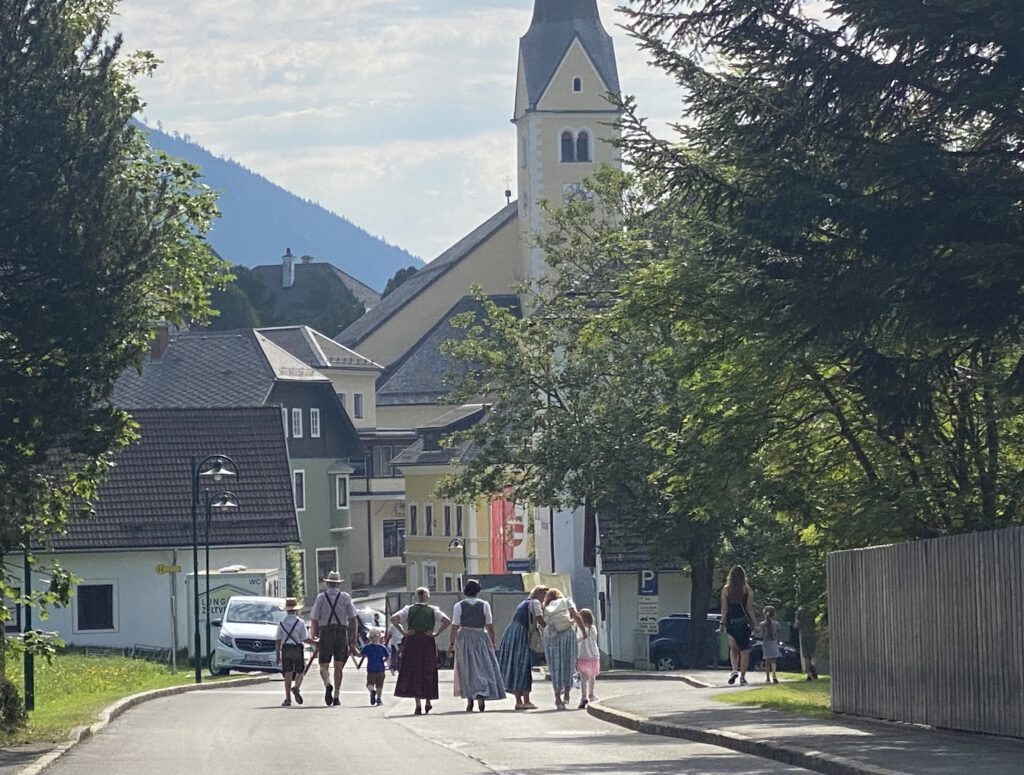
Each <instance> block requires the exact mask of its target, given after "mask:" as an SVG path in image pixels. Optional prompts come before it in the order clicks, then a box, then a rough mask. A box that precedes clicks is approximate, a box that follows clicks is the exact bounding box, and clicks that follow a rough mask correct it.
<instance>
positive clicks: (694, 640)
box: [690, 542, 716, 667]
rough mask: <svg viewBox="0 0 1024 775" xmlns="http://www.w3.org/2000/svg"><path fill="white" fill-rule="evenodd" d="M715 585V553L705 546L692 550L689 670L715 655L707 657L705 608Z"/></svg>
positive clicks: (711, 548) (701, 665)
mask: <svg viewBox="0 0 1024 775" xmlns="http://www.w3.org/2000/svg"><path fill="white" fill-rule="evenodd" d="M714 582H715V551H714V548H713V545H712V544H711V543H710V542H708V543H707V544H706V545H700V546H698V547H697V548H696V551H694V552H693V554H692V556H691V557H690V622H691V626H690V654H691V655H693V656H692V662H693V664H692V665H690V667H705V666H706V665H707V664H708V663H709V662H713V661H714V659H715V657H716V654H715V653H714V651H712V653H710V654H709V653H708V648H707V642H708V636H707V628H708V626H709V625H708V604H709V603H710V602H711V596H712V593H713V589H714Z"/></svg>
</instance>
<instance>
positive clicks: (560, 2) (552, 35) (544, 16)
mask: <svg viewBox="0 0 1024 775" xmlns="http://www.w3.org/2000/svg"><path fill="white" fill-rule="evenodd" d="M576 38H579V41H580V43H581V44H582V45H583V48H584V50H585V51H586V52H587V55H588V56H589V57H590V59H591V60H592V61H593V62H594V66H595V67H596V68H597V72H598V74H599V75H600V76H601V79H602V80H603V81H604V82H605V85H606V86H607V87H608V90H609V91H611V92H615V93H616V94H617V93H618V91H619V71H618V68H617V67H616V65H615V47H614V45H613V44H612V38H611V36H610V35H609V34H608V33H607V32H606V31H605V29H604V26H603V25H602V24H601V16H600V14H599V13H598V10H597V0H535V3H534V6H533V21H532V22H531V23H530V29H529V30H527V32H526V34H525V35H524V36H523V37H522V38H520V39H519V57H520V60H521V61H522V63H523V68H524V70H525V73H526V92H527V100H528V102H529V105H530V107H531V108H533V107H536V105H537V103H538V102H539V101H540V98H541V96H542V95H543V94H544V90H545V89H546V88H547V86H548V84H549V83H550V82H551V79H552V78H553V77H554V75H555V72H556V71H557V70H558V66H559V65H560V64H561V63H562V59H564V58H565V54H566V52H567V51H568V50H569V46H570V45H572V42H573V40H574V39H576Z"/></svg>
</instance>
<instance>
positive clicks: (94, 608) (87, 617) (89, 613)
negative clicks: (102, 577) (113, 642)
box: [73, 581, 117, 632]
mask: <svg viewBox="0 0 1024 775" xmlns="http://www.w3.org/2000/svg"><path fill="white" fill-rule="evenodd" d="M116 600H117V582H116V581H83V582H82V583H80V584H78V585H77V586H76V587H75V608H74V622H73V625H74V630H75V632H114V631H116V630H117V606H116V605H115V604H114V603H115V601H116Z"/></svg>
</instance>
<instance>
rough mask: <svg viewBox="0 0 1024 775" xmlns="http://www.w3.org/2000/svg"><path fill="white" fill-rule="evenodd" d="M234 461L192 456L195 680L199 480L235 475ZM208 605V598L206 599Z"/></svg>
mask: <svg viewBox="0 0 1024 775" xmlns="http://www.w3.org/2000/svg"><path fill="white" fill-rule="evenodd" d="M237 475H238V468H237V466H236V465H235V461H234V460H232V459H231V458H229V457H228V456H227V455H208V456H207V457H204V458H203V459H202V460H200V461H199V463H198V464H197V463H196V459H195V456H193V457H192V622H193V625H194V633H193V647H194V648H195V654H194V662H195V681H196V683H197V684H201V683H202V682H203V667H202V663H201V659H200V652H201V651H202V649H203V644H202V640H201V639H200V630H199V518H198V511H199V480H200V478H203V479H205V480H210V479H212V480H213V481H215V482H219V481H220V480H221V479H223V478H224V477H226V476H237ZM207 605H209V600H207Z"/></svg>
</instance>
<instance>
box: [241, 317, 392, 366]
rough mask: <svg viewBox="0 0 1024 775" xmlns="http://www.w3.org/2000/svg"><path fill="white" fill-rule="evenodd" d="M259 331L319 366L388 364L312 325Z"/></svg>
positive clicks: (260, 329)
mask: <svg viewBox="0 0 1024 775" xmlns="http://www.w3.org/2000/svg"><path fill="white" fill-rule="evenodd" d="M256 331H257V332H258V333H260V334H262V335H263V336H265V337H266V338H267V339H269V340H270V341H272V342H273V343H274V344H276V345H277V346H278V347H280V348H282V349H284V350H287V351H288V353H290V354H291V355H293V356H294V357H296V358H298V359H299V360H300V361H302V362H303V363H306V364H308V365H310V366H312V367H313V368H315V369H326V368H332V369H360V370H367V369H369V370H377V371H383V370H384V367H383V366H381V365H380V364H379V363H377V362H376V361H372V360H370V359H369V358H367V357H366V356H363V355H360V354H359V353H357V352H356V351H355V350H350V349H349V348H347V347H345V345H343V344H339V343H338V342H336V341H334V340H333V339H331V338H329V337H328V336H326V335H325V334H321V333H320V332H319V331H317V330H316V329H315V328H310V327H309V326H276V327H274V328H258V329H256Z"/></svg>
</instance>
